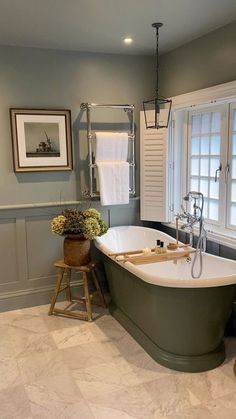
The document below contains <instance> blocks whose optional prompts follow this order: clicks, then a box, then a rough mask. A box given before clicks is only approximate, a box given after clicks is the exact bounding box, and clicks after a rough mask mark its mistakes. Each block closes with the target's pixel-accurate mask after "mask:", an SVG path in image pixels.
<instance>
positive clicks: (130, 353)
mask: <svg viewBox="0 0 236 419" xmlns="http://www.w3.org/2000/svg"><path fill="white" fill-rule="evenodd" d="M60 304H64V303H60ZM48 309H49V305H48V304H47V305H44V306H38V307H33V308H27V309H23V310H15V311H11V312H8V313H0V336H1V339H0V419H47V418H50V419H208V418H209V419H233V418H235V417H236V408H235V406H236V378H235V376H234V374H233V364H234V358H235V357H236V339H235V338H226V340H225V342H226V355H227V357H226V360H225V362H224V363H223V364H222V365H221V366H220V367H218V368H216V369H215V370H212V371H208V372H204V373H199V374H197V373H196V374H189V373H182V372H178V371H174V370H170V369H167V368H165V367H162V366H161V365H159V364H158V363H156V362H155V361H154V360H153V359H152V358H151V357H150V356H149V355H148V354H147V353H146V352H145V351H144V350H143V349H142V347H141V346H140V345H139V344H138V343H137V342H136V341H135V340H134V339H133V338H132V337H131V336H130V335H129V334H128V333H127V332H126V330H125V329H124V328H123V327H122V326H121V325H120V324H119V323H118V322H117V321H116V320H115V319H114V318H113V317H111V316H110V315H109V314H108V312H107V310H104V309H101V308H99V310H97V313H96V315H97V317H96V321H94V322H93V323H88V322H85V321H81V320H78V319H70V318H66V317H59V316H58V317H57V316H48Z"/></svg>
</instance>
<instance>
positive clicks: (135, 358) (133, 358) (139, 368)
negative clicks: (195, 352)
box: [125, 350, 176, 383]
mask: <svg viewBox="0 0 236 419" xmlns="http://www.w3.org/2000/svg"><path fill="white" fill-rule="evenodd" d="M125 359H126V361H127V362H128V363H129V365H130V366H131V368H132V370H133V371H134V373H135V374H136V375H137V377H138V379H139V381H140V383H146V382H149V381H154V380H156V379H158V378H161V377H166V376H167V375H170V374H175V373H176V371H174V370H170V369H168V368H165V367H163V366H162V365H160V364H158V363H157V362H156V361H154V359H152V358H151V357H150V356H149V355H148V354H147V352H145V351H144V350H140V351H139V352H137V353H134V354H132V355H129V356H126V357H125Z"/></svg>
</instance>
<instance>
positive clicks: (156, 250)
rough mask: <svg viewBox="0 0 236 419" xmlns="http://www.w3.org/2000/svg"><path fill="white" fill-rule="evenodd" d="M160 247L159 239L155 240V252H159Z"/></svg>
mask: <svg viewBox="0 0 236 419" xmlns="http://www.w3.org/2000/svg"><path fill="white" fill-rule="evenodd" d="M160 249H161V240H157V244H156V247H155V253H157V254H159V253H160Z"/></svg>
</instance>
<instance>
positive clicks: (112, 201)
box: [97, 161, 129, 205]
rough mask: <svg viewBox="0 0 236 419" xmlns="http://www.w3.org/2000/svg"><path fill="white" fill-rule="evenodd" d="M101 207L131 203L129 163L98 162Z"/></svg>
mask: <svg viewBox="0 0 236 419" xmlns="http://www.w3.org/2000/svg"><path fill="white" fill-rule="evenodd" d="M97 168H98V176H99V187H100V200H101V205H121V204H128V203H129V163H128V162H124V161H110V162H108V161H105V162H104V161H97Z"/></svg>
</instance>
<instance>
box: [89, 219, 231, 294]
mask: <svg viewBox="0 0 236 419" xmlns="http://www.w3.org/2000/svg"><path fill="white" fill-rule="evenodd" d="M124 228H132V229H140V230H149V231H154V232H157V231H159V232H160V233H161V234H163V235H164V236H165V237H168V238H170V239H171V240H174V239H173V237H171V236H170V235H169V234H166V233H164V232H162V231H160V230H157V229H153V228H150V227H143V226H133V225H131V226H130V225H123V226H114V227H110V228H109V230H114V231H116V230H121V229H124ZM109 230H108V231H109ZM102 240H103V239H102V237H97V238H96V239H95V246H96V247H97V248H98V249H99V250H100V251H101V252H102V253H103V254H105V255H106V256H107V257H108V258H110V259H111V260H113V261H114V262H115V263H117V264H118V265H120V266H122V267H123V268H124V269H127V270H128V271H129V272H131V273H133V274H134V275H136V276H137V277H138V278H140V279H141V280H143V281H145V282H147V283H149V284H152V285H158V286H162V287H170V288H214V287H221V286H227V285H234V284H235V285H236V261H234V260H232V259H227V258H223V257H221V256H216V255H211V254H209V253H204V255H206V256H207V257H209V258H210V259H211V258H212V259H221V260H222V261H225V262H230V263H231V264H232V263H234V264H235V274H231V275H226V276H223V277H217V276H216V277H211V278H196V279H195V278H186V279H179V278H174V277H165V278H162V277H161V276H158V275H154V274H151V273H149V272H146V271H145V266H146V265H133V264H132V263H131V262H122V261H117V260H116V259H115V258H114V257H112V256H109V253H111V252H112V249H110V248H108V247H107V246H106V245H105V244H104V243H102ZM126 250H128V249H126ZM159 263H168V264H171V263H172V262H171V261H165V262H157V263H152V265H153V266H154V267H157V266H158V264H159ZM148 265H150V264H148ZM142 267H143V269H142Z"/></svg>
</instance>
